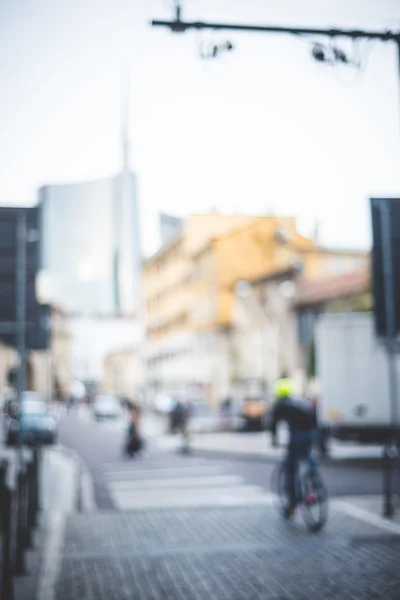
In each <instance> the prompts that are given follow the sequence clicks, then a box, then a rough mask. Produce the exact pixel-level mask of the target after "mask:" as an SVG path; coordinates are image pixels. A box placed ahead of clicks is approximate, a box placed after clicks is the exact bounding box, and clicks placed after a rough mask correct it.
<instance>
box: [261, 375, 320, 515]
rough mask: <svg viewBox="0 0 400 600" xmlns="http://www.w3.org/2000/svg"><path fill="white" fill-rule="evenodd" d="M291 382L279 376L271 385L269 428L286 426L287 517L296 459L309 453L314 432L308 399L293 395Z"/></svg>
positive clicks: (294, 489) (291, 509)
mask: <svg viewBox="0 0 400 600" xmlns="http://www.w3.org/2000/svg"><path fill="white" fill-rule="evenodd" d="M294 391H295V386H294V382H293V381H292V380H291V379H289V378H287V377H283V378H282V379H280V380H279V381H278V382H277V383H276V385H275V397H276V399H277V400H276V403H275V405H274V407H273V408H272V415H271V419H272V430H273V431H274V430H275V431H276V426H277V424H278V423H279V422H280V421H284V422H286V423H287V425H288V427H289V432H290V436H289V442H288V447H287V454H286V477H287V480H286V486H287V490H288V504H287V506H286V507H285V515H286V516H287V517H290V516H291V515H292V514H293V512H294V510H295V508H296V504H297V497H298V494H297V480H298V470H299V461H300V460H301V459H302V458H305V457H307V456H309V454H310V452H311V446H312V442H313V439H314V437H315V432H316V427H317V423H316V415H315V411H314V410H313V407H312V406H311V404H310V403H309V402H306V401H303V400H298V399H296V398H294Z"/></svg>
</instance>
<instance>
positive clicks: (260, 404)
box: [241, 397, 266, 431]
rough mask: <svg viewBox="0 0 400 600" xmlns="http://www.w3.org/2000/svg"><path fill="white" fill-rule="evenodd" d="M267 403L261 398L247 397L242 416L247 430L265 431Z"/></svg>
mask: <svg viewBox="0 0 400 600" xmlns="http://www.w3.org/2000/svg"><path fill="white" fill-rule="evenodd" d="M265 414H266V404H265V402H264V401H263V400H261V399H260V398H252V397H250V398H245V400H244V402H243V405H242V411H241V416H242V419H243V422H244V429H245V430H247V431H263V429H264V426H265Z"/></svg>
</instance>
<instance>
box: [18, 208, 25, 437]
mask: <svg viewBox="0 0 400 600" xmlns="http://www.w3.org/2000/svg"><path fill="white" fill-rule="evenodd" d="M26 244H27V211H26V210H25V209H21V210H20V211H19V213H18V221H17V270H16V296H17V298H16V299H17V302H16V305H17V306H16V309H17V310H16V313H17V314H16V316H17V323H16V328H17V336H16V338H17V351H18V361H19V364H18V374H17V398H18V408H19V411H18V414H19V417H18V419H19V435H18V446H19V447H20V448H21V417H22V395H23V393H24V390H25V386H26V260H27V259H26Z"/></svg>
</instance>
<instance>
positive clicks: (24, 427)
mask: <svg viewBox="0 0 400 600" xmlns="http://www.w3.org/2000/svg"><path fill="white" fill-rule="evenodd" d="M5 426H6V443H7V444H8V445H14V444H16V443H17V442H18V440H19V439H20V440H21V442H22V443H23V444H27V445H42V444H54V443H55V441H56V439H57V424H56V421H55V419H54V418H53V417H52V416H51V415H50V414H49V411H48V409H47V405H46V403H45V402H44V401H43V400H41V399H40V397H39V396H38V395H37V394H35V393H34V392H25V393H24V394H23V397H22V406H21V412H20V413H19V411H18V415H13V416H9V415H7V417H6V424H5Z"/></svg>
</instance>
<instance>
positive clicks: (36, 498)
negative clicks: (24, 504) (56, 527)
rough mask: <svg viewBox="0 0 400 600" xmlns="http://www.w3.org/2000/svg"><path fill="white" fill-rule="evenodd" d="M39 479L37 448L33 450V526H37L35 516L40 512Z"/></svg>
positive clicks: (38, 452)
mask: <svg viewBox="0 0 400 600" xmlns="http://www.w3.org/2000/svg"><path fill="white" fill-rule="evenodd" d="M39 479H40V450H39V448H38V447H37V446H35V447H34V448H33V484H32V485H33V509H32V511H33V514H34V524H33V526H34V527H36V526H37V516H38V512H39V510H40V504H39Z"/></svg>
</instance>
